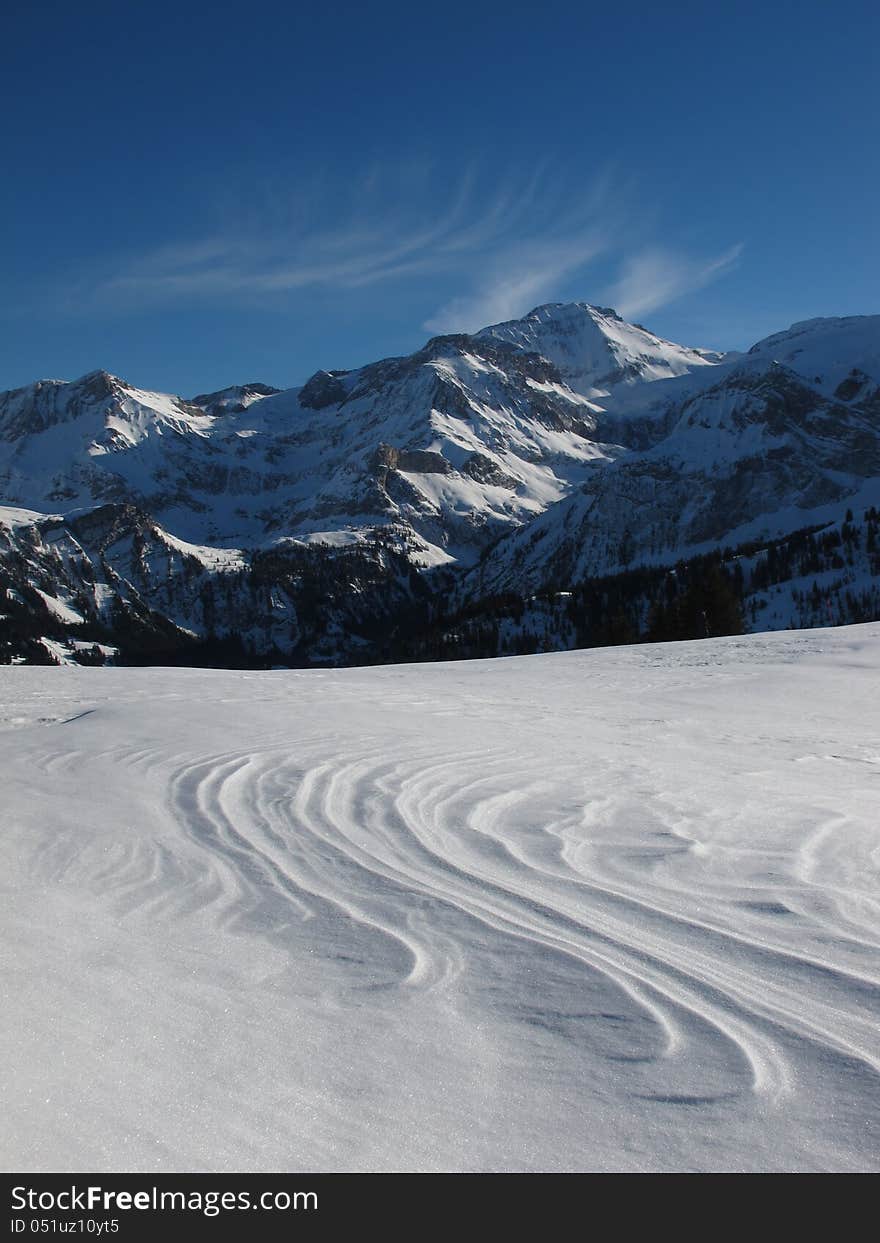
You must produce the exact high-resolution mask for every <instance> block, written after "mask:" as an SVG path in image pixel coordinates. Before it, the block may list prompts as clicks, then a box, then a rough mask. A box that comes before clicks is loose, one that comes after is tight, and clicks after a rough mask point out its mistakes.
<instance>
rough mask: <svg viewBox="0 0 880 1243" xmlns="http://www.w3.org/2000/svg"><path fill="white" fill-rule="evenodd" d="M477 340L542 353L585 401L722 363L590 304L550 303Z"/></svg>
mask: <svg viewBox="0 0 880 1243" xmlns="http://www.w3.org/2000/svg"><path fill="white" fill-rule="evenodd" d="M476 335H477V337H480V338H484V339H485V338H490V339H494V340H495V341H503V342H507V343H509V344H513V345H515V346H517V347H518V348H519V349H521V350H524V351H528V352H530V353H536V354H541V355H542V356H543V357H544V358H546V359H548V360H549V361H550V362H552V363H553V364H554V365H555V366H556V367H557V368H558V370H559V373H560V375H561V376H562V378H563V379H564V380H565V382H566V383H567V384H568V385H569V386H570V388H572V389H573V390H574V391H575V392H577V393H580V394H581V395H582V396H585V397H598V396H605V395H607V394H608V393H610V392H611V391H613V389H615V388H617V387H618V386H619V385H621V384H625V385H631V384H636V383H640V382H642V381H646V380H662V379H669V378H670V377H672V376H679V375H684V374H685V373H687V372H688V371H692V370H693V369H694V368H695V367H705V366H707V365H710V364H712V363H716V362H719V361H720V359H721V355H720V354H715V353H713V352H712V351H708V350H699V349H691V348H689V347H688V346H683V345H676V344H675V343H674V342H672V341H665V340H664V339H663V338H662V337H658V336H656V335H655V334H654V333H652V332H649V331H648V330H647V329H646V328H642V327H641V326H640V325H638V324H630V323H627V321H626V320H624V319H622V318H621V316H620V315H619V314H618V313H617V311H615V310H614V309H613V308H612V307H601V306H594V305H593V304H592V303H589V302H548V303H546V304H544V305H543V306H537V307H535V308H534V309H533V310H531V311H530V312H529V313H528V315H525V316H524V317H523V318H522V319H513V320H508V321H507V322H505V323H501V324H493V325H491V326H490V327H488V328H484V329H483V330H482V331H481V332H478V333H477V334H476Z"/></svg>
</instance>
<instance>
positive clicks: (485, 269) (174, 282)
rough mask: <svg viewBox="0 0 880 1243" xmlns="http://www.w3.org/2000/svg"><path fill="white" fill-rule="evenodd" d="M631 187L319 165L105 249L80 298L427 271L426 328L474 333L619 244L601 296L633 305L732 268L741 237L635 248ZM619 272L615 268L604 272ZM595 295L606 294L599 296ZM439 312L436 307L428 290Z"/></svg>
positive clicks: (374, 281) (258, 296) (362, 282)
mask: <svg viewBox="0 0 880 1243" xmlns="http://www.w3.org/2000/svg"><path fill="white" fill-rule="evenodd" d="M632 189H633V187H632V186H631V185H629V184H626V183H624V181H623V180H622V179H621V178H619V177H614V176H612V175H610V174H608V173H606V174H603V175H601V176H597V177H595V178H593V179H592V180H591V181H590V182H588V183H586V184H584V183H583V182H582V181H580V182H576V183H575V184H571V183H570V182H569V181H568V180H567V179H566V178H565V177H563V176H562V175H560V174H559V172H558V171H556V170H554V169H553V168H552V167H551V166H550V164H549V163H544V164H539V165H537V166H535V167H534V168H533V169H532V170H531V171H530V173H529V174H528V175H527V176H515V175H513V174H509V175H507V176H505V177H501V178H496V179H494V180H493V181H491V183H490V181H489V178H488V176H487V174H486V172H485V171H483V172H482V173H481V172H478V171H477V169H476V168H475V167H473V166H471V167H465V168H464V169H462V170H461V171H460V172H459V174H458V175H457V177H455V178H453V179H450V178H449V177H448V176H446V175H445V172H444V169H443V168H439V167H432V166H431V165H429V164H422V165H418V166H416V165H411V166H410V167H408V168H404V167H401V168H398V169H391V170H390V169H388V168H387V167H382V166H373V167H370V168H367V169H365V170H363V171H362V172H361V173H360V174H359V175H358V176H353V177H351V178H348V179H347V180H345V182H344V183H343V185H342V187H340V184H339V181H338V177H334V176H332V175H330V174H329V173H328V174H323V173H321V174H316V175H314V176H313V177H311V178H310V179H309V181H308V182H306V183H300V184H298V185H297V186H296V187H293V188H292V187H290V186H289V185H285V184H284V183H283V182H282V183H281V184H279V185H275V186H271V185H265V184H262V185H260V186H259V187H258V188H256V189H253V190H251V191H248V193H247V194H244V193H242V195H241V197H240V199H239V201H238V203H237V204H236V205H234V206H232V207H231V208H230V207H229V206H227V208H226V210H225V211H224V212H223V216H222V220H221V221H220V223H218V224H216V226H215V227H214V228H212V229H209V230H205V231H204V232H203V233H202V235H200V236H193V237H190V238H182V239H177V240H174V241H170V242H167V243H164V244H160V245H157V246H154V247H152V248H150V249H147V250H145V251H143V252H142V253H140V254H135V255H127V256H121V257H117V258H115V259H112V260H107V259H103V260H101V261H99V262H98V263H95V264H91V265H89V270H88V275H87V276H85V277H83V278H82V279H81V280H80V281H79V282H78V283H77V285H76V288H75V289H70V288H68V290H67V294H68V300H69V302H70V303H71V304H74V303H75V304H76V305H77V306H79V307H83V306H86V307H88V306H91V307H95V308H99V309H100V308H103V309H105V310H106V309H108V308H114V309H116V308H118V309H125V308H132V309H140V308H145V307H155V306H175V305H180V304H192V303H197V304H207V305H213V306H216V305H240V304H242V303H247V302H253V301H255V300H256V301H257V302H259V303H260V305H262V306H277V307H279V308H285V307H287V306H288V305H290V301H291V298H292V297H293V296H295V295H297V294H298V293H300V292H302V291H310V290H312V291H313V290H322V291H328V292H330V293H336V294H338V295H339V296H340V297H342V296H344V295H345V293H346V292H347V291H354V290H361V289H366V288H371V287H378V286H380V285H385V286H389V287H391V286H393V285H395V283H397V284H398V285H401V284H404V283H407V282H408V283H409V284H410V286H412V285H414V284H415V283H416V282H420V283H421V286H422V287H423V290H424V293H423V298H424V303H425V308H426V313H425V319H424V321H423V326H424V328H425V329H426V331H429V332H454V331H472V330H474V329H477V328H480V327H483V326H485V325H486V324H490V323H494V322H498V321H499V320H504V319H510V318H513V317H514V316H517V315H521V314H523V313H525V312H526V311H528V310H529V309H530V308H531V307H532V306H534V305H536V304H537V303H540V302H544V301H550V300H552V299H553V298H554V297H555V296H557V295H558V293H559V291H560V290H561V289H563V288H564V287H566V286H568V287H570V286H571V284H572V283H573V282H574V281H575V280H578V281H580V278H581V274H584V279H583V281H582V282H581V283H582V287H583V291H584V292H583V295H582V296H587V295H589V294H590V293H591V292H592V291H595V290H596V285H597V283H598V282H597V281H596V279H595V271H593V272H590V277H591V280H590V282H589V283H588V281H587V279H586V274H587V273H588V271H589V270H590V268H591V265H596V264H598V263H599V262H600V261H601V264H602V265H603V266H607V265H608V264H609V263H612V262H613V261H614V259H615V257H618V258H619V257H620V256H623V259H622V270H621V273H620V276H619V278H618V279H617V281H616V282H615V283H614V284H613V285H612V287H611V288H610V289H606V292H605V293H604V294H602V295H601V300H602V301H604V302H610V303H611V304H612V305H614V306H616V307H617V308H618V309H619V310H620V311H621V313H622V314H625V315H626V314H630V315H631V314H636V313H641V312H644V311H648V310H653V309H655V308H656V307H658V306H661V305H662V304H664V303H665V302H668V301H671V300H672V299H673V298H676V297H680V296H682V294H684V293H686V292H688V291H690V290H694V289H698V288H700V287H702V286H703V285H705V284H707V283H708V282H709V281H711V280H713V279H715V278H716V277H718V276H720V275H722V274H723V273H724V272H725V271H727V270H729V269H730V268H731V267H732V266H733V264H734V263H735V262H736V259H737V258H738V256H739V253H740V250H741V247H733V248H731V249H730V250H729V251H727V252H725V253H724V254H723V255H720V256H718V257H717V258H715V259H711V260H707V261H701V260H697V259H693V258H688V257H686V256H682V255H676V254H673V253H672V252H670V251H668V250H663V249H660V248H658V247H645V246H644V245H642V248H641V249H640V250H639V251H637V252H636V253H635V254H630V255H627V247H628V244H630V243H631V240H632V239H633V238H640V239H641V242H642V243H644V226H643V224H642V223H641V222H640V221H639V220H638V213H637V212H636V211H635V210H634V209H633V207H632V203H633V202H634V201H635V197H636V196H635V195H634V194H633V193H632ZM603 275H604V280H605V281H607V273H604V274H603ZM594 296H596V297H597V298H598V297H599V295H598V292H596V293H595V295H594ZM432 299H433V300H434V305H435V309H433V310H430V305H431V300H432Z"/></svg>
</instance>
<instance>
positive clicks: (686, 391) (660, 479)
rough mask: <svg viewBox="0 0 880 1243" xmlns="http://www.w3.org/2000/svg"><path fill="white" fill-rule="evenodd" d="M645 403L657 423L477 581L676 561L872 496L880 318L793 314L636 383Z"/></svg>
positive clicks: (499, 554)
mask: <svg viewBox="0 0 880 1243" xmlns="http://www.w3.org/2000/svg"><path fill="white" fill-rule="evenodd" d="M639 410H641V411H642V412H643V413H644V412H646V411H648V410H650V411H652V412H653V414H654V416H655V417H658V418H662V423H663V425H664V434H662V435H661V436H660V437H659V438H658V439H657V440H656V441H655V442H654V443H653V444H651V445H650V447H648V448H646V449H643V450H636V451H633V452H630V453H627V454H625V455H622V456H621V457H619V458H618V459H617V460H616V461H614V462H609V463H608V466H607V468H606V469H605V470H603V471H602V472H601V474H598V473H597V474H596V475H595V476H594V477H593V478H592V479H590V480H588V481H586V482H585V484H584V485H583V487H582V488H580V489H578V490H577V491H576V492H574V493H573V494H572V495H570V496H569V497H568V498H566V499H565V500H563V501H562V502H561V503H560V504H559V505H556V506H554V507H553V509H552V510H551V511H549V512H548V513H546V514H544V515H541V516H539V517H538V518H536V520H535V521H534V522H533V523H531V524H530V525H529V527H528V528H525V529H523V530H521V531H518V532H516V533H515V534H514V535H513V536H511V538H510V539H508V540H504V541H502V542H500V543H499V544H498V545H497V546H496V547H495V548H494V549H493V550H492V552H491V553H490V554H489V556H488V557H487V558H485V559H484V560H483V563H482V564H481V566H480V571H479V590H480V591H481V592H497V591H504V590H513V589H516V590H535V589H537V588H538V587H540V586H541V585H543V584H545V583H547V582H548V581H551V580H556V581H560V582H576V581H580V580H582V579H584V578H585V577H590V576H595V575H607V574H611V573H614V572H616V571H620V570H624V569H627V568H629V567H631V566H635V565H640V564H651V563H654V564H672V563H674V562H675V561H676V560H678V559H679V558H681V557H687V556H693V555H697V554H700V553H704V552H707V551H708V550H710V549H711V548H713V547H717V546H720V545H722V544H728V545H735V544H739V543H743V542H746V541H750V540H756V539H758V540H760V539H768V540H770V539H774V538H778V537H780V536H782V535H785V534H786V533H788V532H792V531H794V530H797V529H799V528H803V527H807V526H810V525H822V524H823V523H829V522H831V521H833V520H835V519H837V518H839V517H842V515H843V513H844V511H845V510H846V509H848V508H852V509H865V508H867V507H870V506H875V505H877V504H878V503H880V316H865V317H858V318H849V319H830V320H829V319H818V320H810V321H807V322H805V323H800V324H795V325H794V326H793V327H792V328H791V329H789V330H788V332H784V333H778V334H776V335H774V336H772V337H768V338H767V339H766V340H764V341H760V342H758V344H757V345H755V346H753V348H752V349H751V350H750V351H749V352H748V354H746V355H742V356H737V357H734V358H733V359H731V360H730V361H727V362H724V361H722V363H721V364H720V365H718V366H716V367H713V368H712V369H711V370H709V369H707V370H705V371H703V372H701V373H696V374H691V375H689V376H688V377H687V379H686V380H684V381H678V382H672V383H670V384H666V383H658V384H657V385H654V386H652V388H651V391H650V392H647V391H645V390H641V391H640V392H638V393H636V394H634V395H633V396H632V397H630V399H629V403H628V406H627V412H628V414H629V416H630V417H632V416H633V415H634V414H635V413H636V412H637V411H639ZM658 426H659V424H658ZM474 581H476V580H474Z"/></svg>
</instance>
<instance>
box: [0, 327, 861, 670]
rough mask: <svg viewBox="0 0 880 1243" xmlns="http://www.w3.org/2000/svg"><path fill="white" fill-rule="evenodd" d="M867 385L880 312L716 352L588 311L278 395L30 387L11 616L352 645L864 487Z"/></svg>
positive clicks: (14, 409) (736, 530)
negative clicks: (742, 350)
mask: <svg viewBox="0 0 880 1243" xmlns="http://www.w3.org/2000/svg"><path fill="white" fill-rule="evenodd" d="M878 394H880V317H852V318H848V319H828V320H821V319H820V320H811V321H807V322H805V323H801V324H795V325H794V326H793V327H792V328H790V329H789V330H788V331H786V332H782V333H778V334H776V335H774V336H772V337H769V338H767V339H766V340H764V341H761V342H759V343H758V344H757V345H755V346H754V347H753V348H752V349H751V350H750V351H749V352H748V353H747V354H729V355H721V354H718V353H714V352H712V351H708V350H701V349H692V348H687V347H684V346H679V345H675V344H673V343H671V342H668V341H664V340H662V339H661V338H659V337H657V336H655V335H653V334H652V333H650V332H648V331H647V330H646V329H644V328H642V327H640V326H638V325H633V324H628V323H626V322H625V321H624V320H622V319H621V318H620V317H619V316H617V315H616V314H615V312H613V311H611V310H608V309H605V308H599V307H593V306H591V305H589V304H587V303H574V304H565V305H549V306H543V307H538V308H536V309H535V310H533V311H532V312H530V313H529V315H527V316H525V317H524V318H523V319H521V320H515V321H511V322H508V323H504V324H497V325H494V326H492V327H489V328H486V329H484V330H482V331H481V332H478V333H476V334H473V335H464V334H462V335H455V336H444V337H436V338H433V339H432V340H431V341H429V342H428V343H427V344H426V345H425V346H424V347H423V348H422V349H421V350H418V351H416V353H414V354H411V355H408V356H405V357H400V358H390V359H385V360H382V361H380V362H377V363H371V364H368V365H366V366H364V367H360V368H357V369H355V370H352V371H320V372H317V373H316V374H315V375H314V376H312V378H311V379H310V380H309V381H308V382H307V383H306V384H305V385H303V386H302V387H301V388H295V389H289V390H286V391H284V392H279V391H277V390H274V389H272V388H270V387H269V386H267V385H264V384H259V383H249V384H244V385H235V386H231V387H229V388H226V389H221V390H218V391H217V392H214V393H207V394H200V395H198V396H196V397H194V398H192V399H189V400H186V399H183V398H180V397H176V396H171V395H167V394H162V393H155V392H150V391H146V390H141V389H138V388H135V387H133V386H132V385H130V384H127V383H126V382H124V381H123V380H121V379H119V378H117V377H114V376H111V375H109V374H107V373H106V372H95V373H92V374H90V375H87V376H85V377H83V378H82V379H80V380H77V381H73V382H70V383H65V382H62V381H58V380H44V381H39V382H37V383H35V384H32V385H29V386H26V387H25V388H22V389H17V390H14V391H12V392H8V393H4V394H0V501H2V502H3V503H4V504H5V505H6V506H7V508H6V509H5V510H3V511H2V512H0V565H2V571H3V575H4V581H5V585H6V587H7V590H11V591H13V592H14V593H16V598H15V599H14V601H13V606H11V607H12V613H13V614H15V613H16V610H18V612H19V613H21V611H22V610H24V611H25V612H27V610H28V609H31V610H33V609H37V610H38V611H39V610H40V608H41V607H43V606H45V608H46V609H48V612H49V615H51V617H52V619H53V626H54V630H55V631H58V630H59V629H63V626H64V624H66V623H65V621H64V619H65V616H66V617H67V621H68V623H69V624H71V625H73V624H75V623H73V622H70V614H75V615H79V616H81V617H83V625H87V626H91V627H92V628H93V633H97V631H96V630H94V628H95V627H100V628H103V629H102V630H101V639H102V641H103V640H106V641H107V643H108V644H112V642H113V639H114V635H116V634H117V632H118V630H119V627H120V624H121V623H120V617H124V618H126V619H127V620H126V624H129V625H134V626H135V628H136V629H137V631H138V633H139V635H140V636H141V638H143V635H144V633H145V628H146V630H148V631H149V632H150V634H151V635H152V636H153V637H152V639H151V640H150V642H151V643H152V644H153V646H154V647H155V646H156V644H157V643H158V647H159V649H162V650H164V648H163V644H165V645H167V644H168V643H170V644H172V646H173V644H174V643H176V642H177V641H178V638H179V636H181V635H183V636H190V638H191V639H192V640H196V639H204V638H205V637H206V636H212V637H213V636H222V635H228V634H231V633H232V634H235V635H239V636H242V637H243V638H244V639H246V641H247V642H248V643H250V644H251V645H252V647H253V648H254V649H255V650H256V651H262V652H268V651H271V652H272V653H273V654H274V655H275V656H276V657H277V658H278V659H283V658H285V655H287V656H290V654H291V653H292V652H294V651H295V652H296V659H299V660H305V661H311V660H315V659H320V660H335V659H341V660H349V659H358V658H365V657H366V655H367V653H368V652H373V655H374V656H375V642H376V635H377V634H378V633H379V631H380V630H381V629H382V628H383V627H384V628H385V630H386V631H387V630H388V628H389V626H390V624H391V623H390V621H389V618H390V616H391V614H392V613H399V614H401V615H404V614H405V615H406V618H407V620H406V625H407V626H411V625H413V624H417V623H413V622H412V618H411V617H410V613H411V611H412V610H415V615H416V616H417V617H420V616H423V614H424V615H425V616H433V615H434V614H435V613H436V611H437V609H438V608H439V609H441V611H442V609H443V608H444V607H445V602H446V601H447V600H449V599H452V600H455V601H456V602H457V603H458V604H459V605H462V604H463V605H465V606H468V607H471V606H479V604H480V602H481V601H483V600H485V599H486V598H487V597H495V596H497V595H499V594H501V593H519V594H521V595H523V594H524V595H528V594H529V593H532V592H535V591H539V590H541V589H543V588H546V587H547V586H548V585H554V586H555V587H557V588H559V587H564V588H569V587H571V586H574V585H577V584H579V583H582V582H583V581H584V580H585V579H588V578H593V577H595V576H597V575H606V576H607V575H609V574H614V573H618V572H621V571H625V570H632V568H633V567H637V566H640V565H664V564H665V565H672V564H674V563H675V562H676V561H678V560H680V559H681V558H683V557H691V556H697V555H699V554H701V553H706V552H707V551H709V550H711V549H714V548H717V547H719V546H721V545H736V544H738V543H742V542H744V541H754V540H761V539H767V540H773V539H778V538H780V537H782V536H785V535H786V534H789V533H792V532H795V531H799V530H802V529H803V528H805V527H808V526H821V525H822V524H823V523H824V524H828V523H833V522H837V523H838V524H839V523H840V522H842V520H843V517H844V513H845V512H846V511H847V510H848V509H849V508H853V507H855V508H858V507H859V506H862V507H863V508H864V507H866V506H873V505H876V504H877V503H878V501H880V485H878V479H880V417H878V416H880V395H878ZM4 515H5V516H4ZM0 585H2V584H0ZM34 593H36V595H35V594H34ZM45 597H48V598H49V599H50V600H52V601H54V602H55V603H54V604H52V605H46V604H45ZM40 601H43V606H41V605H40V603H39V602H40ZM431 601H433V603H431ZM65 609H66V610H69V611H70V613H69V614H65V613H64V610H65ZM114 610H115V611H114ZM420 610H421V612H420ZM425 610H427V612H425ZM401 611H402V613H401ZM401 624H403V623H401ZM44 629H45V628H44ZM157 635H160V636H161V635H164V638H163V639H162V640H161V642H160V641H159V640H158V639H157V638H156V636H157ZM44 637H45V636H44Z"/></svg>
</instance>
